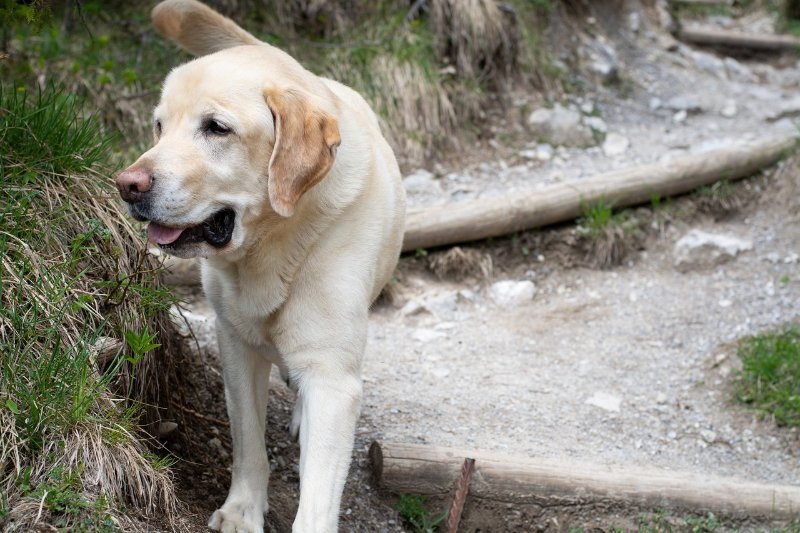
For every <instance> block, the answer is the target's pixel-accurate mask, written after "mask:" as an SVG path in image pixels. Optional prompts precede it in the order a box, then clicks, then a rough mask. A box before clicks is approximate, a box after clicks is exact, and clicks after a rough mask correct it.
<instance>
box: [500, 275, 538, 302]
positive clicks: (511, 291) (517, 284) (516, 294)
mask: <svg viewBox="0 0 800 533" xmlns="http://www.w3.org/2000/svg"><path fill="white" fill-rule="evenodd" d="M535 294H536V286H535V285H534V284H533V282H532V281H529V280H525V281H513V280H504V281H497V282H495V283H492V285H491V286H490V287H489V295H490V296H491V298H492V300H494V302H495V303H496V304H497V305H499V306H500V307H506V308H511V307H518V306H520V305H523V304H526V303H528V302H530V301H531V300H533V296H534V295H535Z"/></svg>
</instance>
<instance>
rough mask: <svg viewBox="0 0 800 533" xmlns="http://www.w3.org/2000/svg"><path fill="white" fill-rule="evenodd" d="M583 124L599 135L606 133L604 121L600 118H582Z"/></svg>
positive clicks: (606, 128)
mask: <svg viewBox="0 0 800 533" xmlns="http://www.w3.org/2000/svg"><path fill="white" fill-rule="evenodd" d="M583 123H584V124H585V125H586V126H588V127H589V128H590V129H592V130H594V131H599V132H600V133H607V132H608V125H607V124H606V121H605V120H603V119H602V118H600V117H584V119H583Z"/></svg>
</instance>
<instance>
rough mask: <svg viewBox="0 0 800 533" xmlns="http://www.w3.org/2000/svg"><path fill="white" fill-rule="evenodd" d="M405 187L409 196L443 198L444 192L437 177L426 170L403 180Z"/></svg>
mask: <svg viewBox="0 0 800 533" xmlns="http://www.w3.org/2000/svg"><path fill="white" fill-rule="evenodd" d="M403 186H404V187H405V189H406V193H408V195H409V196H441V195H442V194H443V192H444V191H443V190H442V184H441V183H440V182H439V180H437V179H436V175H435V174H434V173H433V172H429V171H427V170H424V169H420V170H417V171H415V172H413V173H411V174H409V175H408V176H406V177H405V178H403Z"/></svg>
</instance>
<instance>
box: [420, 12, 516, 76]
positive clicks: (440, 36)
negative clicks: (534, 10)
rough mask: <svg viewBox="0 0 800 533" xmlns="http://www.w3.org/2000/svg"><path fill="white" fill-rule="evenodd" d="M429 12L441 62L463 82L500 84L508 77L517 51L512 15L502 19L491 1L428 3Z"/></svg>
mask: <svg viewBox="0 0 800 533" xmlns="http://www.w3.org/2000/svg"><path fill="white" fill-rule="evenodd" d="M430 9H431V23H432V31H433V35H434V39H435V41H434V42H435V49H436V54H437V56H438V57H439V58H440V60H441V61H443V62H444V63H450V64H452V65H454V66H455V67H456V70H457V73H458V74H459V75H460V76H465V77H467V78H477V79H479V80H487V81H488V80H493V81H501V82H502V81H504V80H507V79H508V78H509V77H510V75H511V73H512V71H513V70H512V69H513V68H514V67H515V66H516V60H517V47H518V36H516V35H515V34H516V32H515V31H514V24H513V21H514V18H513V11H509V14H508V15H504V13H503V12H502V11H501V10H500V7H499V6H498V4H497V3H495V2H494V0H432V1H431V2H430Z"/></svg>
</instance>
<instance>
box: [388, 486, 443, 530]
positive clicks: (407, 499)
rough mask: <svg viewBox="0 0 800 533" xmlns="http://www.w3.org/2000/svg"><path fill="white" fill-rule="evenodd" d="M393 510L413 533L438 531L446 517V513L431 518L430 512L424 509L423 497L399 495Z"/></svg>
mask: <svg viewBox="0 0 800 533" xmlns="http://www.w3.org/2000/svg"><path fill="white" fill-rule="evenodd" d="M395 509H396V510H397V512H398V513H400V518H402V519H403V520H404V521H405V522H406V523H407V524H408V525H409V526H411V528H412V530H413V531H414V533H433V532H434V531H438V530H439V524H441V523H442V521H443V520H444V519H445V518H446V517H447V513H443V514H441V515H439V516H436V517H433V516H431V513H430V511H428V509H426V508H425V496H414V495H409V494H401V495H400V498H399V499H398V500H397V504H396V505H395Z"/></svg>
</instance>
